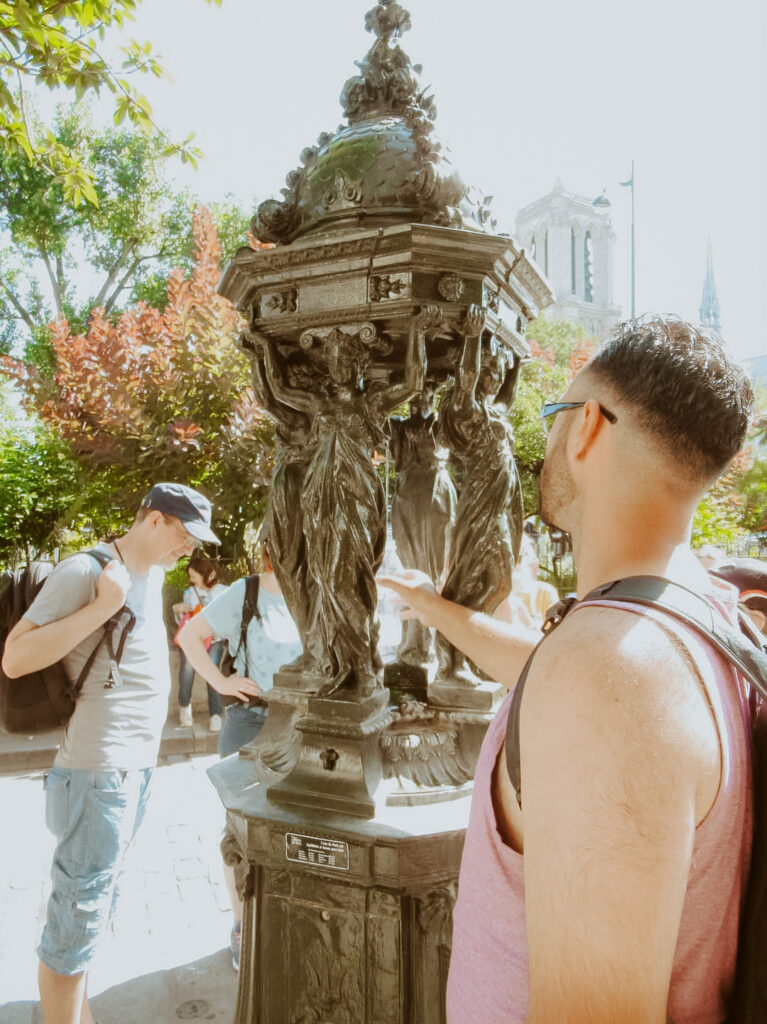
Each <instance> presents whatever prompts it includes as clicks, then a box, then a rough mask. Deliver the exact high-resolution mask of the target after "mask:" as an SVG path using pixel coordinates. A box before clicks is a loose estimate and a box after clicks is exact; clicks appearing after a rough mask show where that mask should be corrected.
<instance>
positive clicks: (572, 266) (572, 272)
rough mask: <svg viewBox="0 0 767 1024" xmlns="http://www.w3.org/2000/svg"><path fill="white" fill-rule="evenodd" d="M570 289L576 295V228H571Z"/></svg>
mask: <svg viewBox="0 0 767 1024" xmlns="http://www.w3.org/2000/svg"><path fill="white" fill-rule="evenodd" d="M570 291H571V292H572V293H573V295H575V228H570Z"/></svg>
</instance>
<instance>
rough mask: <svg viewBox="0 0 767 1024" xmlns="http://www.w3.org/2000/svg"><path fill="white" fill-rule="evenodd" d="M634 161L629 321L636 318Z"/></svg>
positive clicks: (632, 175) (632, 168)
mask: <svg viewBox="0 0 767 1024" xmlns="http://www.w3.org/2000/svg"><path fill="white" fill-rule="evenodd" d="M635 223H636V221H635V217H634V161H633V160H632V161H631V319H632V320H633V319H634V317H635V316H636V262H635V260H636V250H635V248H634V227H635Z"/></svg>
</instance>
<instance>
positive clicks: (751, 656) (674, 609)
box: [579, 576, 767, 700]
mask: <svg viewBox="0 0 767 1024" xmlns="http://www.w3.org/2000/svg"><path fill="white" fill-rule="evenodd" d="M600 600H608V601H625V602H626V603H631V604H641V605H646V606H647V607H650V608H657V609H658V610H659V611H662V612H665V613H666V614H668V615H671V616H672V617H673V618H675V619H678V620H679V621H680V622H683V623H684V624H685V625H687V626H690V627H691V628H692V629H694V630H696V632H698V633H700V635H701V636H703V637H704V638H705V639H706V640H708V641H709V643H710V644H711V645H712V646H713V647H714V648H715V649H716V650H717V651H719V652H720V654H723V655H724V656H725V657H726V658H728V659H729V660H730V661H731V662H732V663H733V665H734V666H735V668H736V669H737V670H738V671H739V672H740V673H741V674H742V675H744V676H745V677H746V679H748V681H749V683H751V685H752V686H753V687H754V689H755V690H757V692H758V693H759V694H760V696H761V697H762V698H763V699H765V700H767V654H765V652H764V650H763V648H762V646H761V640H760V638H759V636H758V634H757V633H756V631H755V630H754V629H753V627H752V626H751V624H750V623H749V622H748V620H747V619H746V617H745V616H744V615H742V614H741V615H740V631H739V630H737V629H735V628H734V627H733V626H731V625H730V624H729V623H728V622H727V621H726V619H725V618H724V617H723V616H722V615H721V614H719V612H717V610H716V609H715V608H714V607H713V605H712V604H711V603H710V601H708V600H707V599H706V598H705V597H702V596H701V595H700V594H696V593H695V592H694V591H692V590H688V589H687V587H683V586H682V585H681V584H679V583H673V582H672V581H671V580H667V579H663V577H661V576H630V577H627V578H626V579H624V580H614V581H613V582H612V583H605V584H603V585H602V586H601V587H596V588H595V589H594V590H592V591H591V592H590V593H588V594H587V595H586V596H585V597H584V598H583V600H582V601H580V602H579V604H587V603H593V602H598V601H600Z"/></svg>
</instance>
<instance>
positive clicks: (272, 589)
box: [178, 542, 302, 970]
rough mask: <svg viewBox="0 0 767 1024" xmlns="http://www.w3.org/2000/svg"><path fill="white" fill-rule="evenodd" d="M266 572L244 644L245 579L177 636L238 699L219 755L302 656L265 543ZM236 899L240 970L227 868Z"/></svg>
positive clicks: (262, 712)
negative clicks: (212, 645)
mask: <svg viewBox="0 0 767 1024" xmlns="http://www.w3.org/2000/svg"><path fill="white" fill-rule="evenodd" d="M262 556H263V564H264V569H265V571H264V572H262V573H260V575H259V587H258V612H259V614H258V615H257V616H256V615H254V616H253V617H252V618H251V620H250V622H249V623H248V631H247V633H246V636H245V643H244V644H242V645H240V627H241V624H242V615H243V610H244V605H245V580H244V579H240V580H237V582H236V583H233V584H232V585H231V587H229V589H228V590H227V591H226V592H225V593H223V594H221V595H220V596H219V597H216V598H215V599H214V600H213V601H211V603H210V604H209V605H207V607H205V608H204V609H203V610H202V611H200V612H198V614H197V615H195V616H193V617H192V618H191V619H189V621H188V622H187V623H186V625H185V626H184V627H183V629H182V630H181V632H180V633H179V634H178V644H179V646H180V647H181V649H182V651H183V652H184V655H185V656H186V658H187V660H188V661H189V663H190V664H191V665H192V666H193V667H194V669H195V670H196V671H197V672H198V673H199V674H200V675H201V676H202V677H203V679H205V681H206V682H207V683H208V684H209V685H210V686H212V687H213V689H214V690H217V691H218V692H219V693H220V694H222V695H224V696H228V697H234V698H236V699H235V701H234V702H233V703H231V704H229V706H228V707H227V708H226V709H225V713H224V724H223V727H222V729H221V732H220V734H219V740H218V752H219V754H220V755H221V756H222V757H226V756H228V755H229V754H233V753H234V752H235V751H236V750H239V749H240V748H241V747H244V746H246V745H247V744H248V743H250V742H251V741H252V740H254V739H255V738H256V736H258V734H259V733H260V732H261V730H262V729H263V727H264V723H265V721H266V715H267V712H268V707H269V705H268V700H267V699H265V697H266V698H268V694H269V691H270V690H271V689H272V687H273V685H274V674H275V672H277V671H279V669H280V667H281V666H282V665H286V664H288V663H289V662H292V661H293V660H295V659H296V658H298V657H299V656H300V655H301V653H302V645H301V639H300V636H299V633H298V629H297V627H296V624H295V622H294V621H293V619H292V618H291V616H290V612H289V611H288V607H287V605H286V604H285V599H284V597H283V596H282V592H281V591H280V585H279V583H278V582H277V577H276V576H275V575H274V572H273V570H272V564H271V561H270V559H269V549H268V545H267V543H266V542H264V544H263V549H262ZM212 635H215V636H216V637H220V638H221V639H222V640H224V641H225V642H226V643H227V644H228V645H229V650H230V652H231V653H232V655H234V674H233V675H231V676H225V675H222V673H221V670H220V669H219V667H218V665H217V664H216V662H215V661H214V659H213V658H211V656H210V653H209V652H208V651H207V650H206V649H205V640H206V639H207V638H208V637H210V636H212ZM224 873H225V875H226V879H227V884H228V886H229V892H230V895H231V898H232V910H233V912H234V926H233V928H232V942H231V945H232V962H233V964H234V967H235V970H237V969H239V960H240V932H241V927H242V904H241V902H240V900H239V897H238V896H237V891H236V888H235V885H234V872H233V870H232V869H231V868H229V867H226V866H225V868H224Z"/></svg>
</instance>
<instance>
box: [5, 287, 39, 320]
mask: <svg viewBox="0 0 767 1024" xmlns="http://www.w3.org/2000/svg"><path fill="white" fill-rule="evenodd" d="M0 288H2V289H3V291H4V292H5V294H6V295H7V296H8V301H9V302H10V303H11V305H12V306H13V308H14V309H15V310H16V312H17V313H18V314H19V316H20V317H21V319H22V320H23V321H24V323H25V324H26V325H27V327H28V328H29V329H30V331H34V329H35V328H36V327H37V324H36V323H35V322H34V320H33V319H32V317H31V315H30V313H29V312H28V311H27V310H26V309H25V308H24V307H23V306H22V304H21V303H20V302H19V300H18V299H17V298H16V296H15V295H14V293H13V291H12V290H11V287H10V285H9V284H7V283H6V282H5V281H4V280H3V279H2V277H0Z"/></svg>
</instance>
